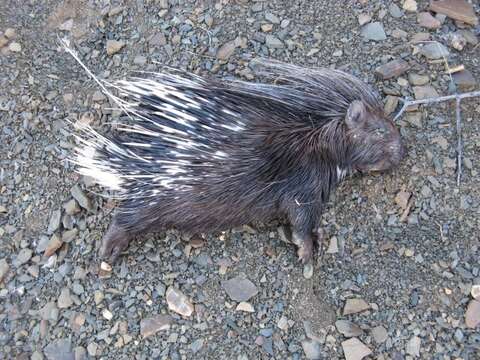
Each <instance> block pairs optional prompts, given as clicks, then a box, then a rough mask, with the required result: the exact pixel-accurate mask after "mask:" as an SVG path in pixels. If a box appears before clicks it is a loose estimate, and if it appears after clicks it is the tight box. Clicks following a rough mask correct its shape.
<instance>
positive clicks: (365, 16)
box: [358, 14, 372, 26]
mask: <svg viewBox="0 0 480 360" xmlns="http://www.w3.org/2000/svg"><path fill="white" fill-rule="evenodd" d="M370 20H372V17H371V16H370V15H368V14H360V15H358V23H359V24H360V26H363V25H365V24H366V23H369V22H370Z"/></svg>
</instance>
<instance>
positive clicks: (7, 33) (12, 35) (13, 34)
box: [4, 28, 17, 40]
mask: <svg viewBox="0 0 480 360" xmlns="http://www.w3.org/2000/svg"><path fill="white" fill-rule="evenodd" d="M4 35H5V36H6V37H7V38H8V39H10V40H12V39H14V38H15V37H16V36H17V34H16V32H15V29H13V28H8V29H6V30H5V33H4Z"/></svg>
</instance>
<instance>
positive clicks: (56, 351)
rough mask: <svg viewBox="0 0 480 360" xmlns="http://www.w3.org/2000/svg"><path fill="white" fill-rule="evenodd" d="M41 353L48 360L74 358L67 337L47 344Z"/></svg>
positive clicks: (72, 359) (70, 359) (71, 359)
mask: <svg viewBox="0 0 480 360" xmlns="http://www.w3.org/2000/svg"><path fill="white" fill-rule="evenodd" d="M43 353H44V354H45V356H46V357H47V359H48V360H75V356H74V354H73V352H72V344H71V342H70V340H68V339H59V340H56V341H54V342H52V343H50V344H48V345H47V346H46V347H45V349H43Z"/></svg>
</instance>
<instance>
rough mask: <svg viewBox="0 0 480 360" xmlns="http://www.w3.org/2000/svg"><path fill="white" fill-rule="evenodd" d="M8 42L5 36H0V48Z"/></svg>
mask: <svg viewBox="0 0 480 360" xmlns="http://www.w3.org/2000/svg"><path fill="white" fill-rule="evenodd" d="M7 44H8V39H7V38H6V37H5V36H0V49H1V48H3V47H4V46H5V45H7Z"/></svg>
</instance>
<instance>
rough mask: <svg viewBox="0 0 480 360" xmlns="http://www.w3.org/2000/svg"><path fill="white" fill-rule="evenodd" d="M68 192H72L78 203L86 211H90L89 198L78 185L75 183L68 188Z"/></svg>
mask: <svg viewBox="0 0 480 360" xmlns="http://www.w3.org/2000/svg"><path fill="white" fill-rule="evenodd" d="M70 193H71V194H72V197H73V198H74V199H75V200H77V202H78V204H79V205H80V206H81V207H82V208H84V209H85V210H87V211H90V210H91V209H92V203H91V201H90V199H89V198H88V197H87V195H85V193H84V192H83V190H82V189H80V186H78V185H75V186H74V187H72V189H71V190H70Z"/></svg>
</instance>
